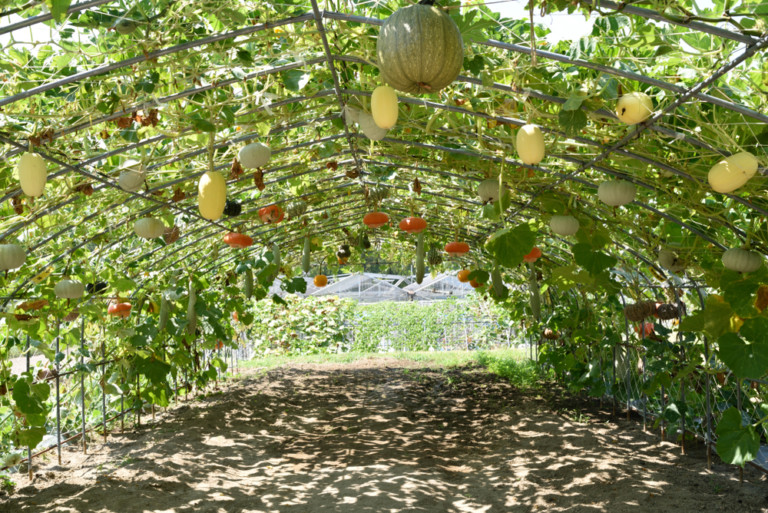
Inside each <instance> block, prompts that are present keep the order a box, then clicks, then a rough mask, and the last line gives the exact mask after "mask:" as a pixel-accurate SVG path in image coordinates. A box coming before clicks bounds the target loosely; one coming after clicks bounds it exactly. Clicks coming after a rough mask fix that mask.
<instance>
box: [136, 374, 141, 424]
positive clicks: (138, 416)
mask: <svg viewBox="0 0 768 513" xmlns="http://www.w3.org/2000/svg"><path fill="white" fill-rule="evenodd" d="M136 403H137V405H136V428H137V429H138V428H140V427H141V383H140V382H139V375H138V374H137V375H136Z"/></svg>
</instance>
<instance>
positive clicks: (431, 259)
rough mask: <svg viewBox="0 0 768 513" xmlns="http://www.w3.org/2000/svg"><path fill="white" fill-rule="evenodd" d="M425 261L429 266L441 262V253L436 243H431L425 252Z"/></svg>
mask: <svg viewBox="0 0 768 513" xmlns="http://www.w3.org/2000/svg"><path fill="white" fill-rule="evenodd" d="M427 263H428V264H429V265H430V266H431V267H435V266H438V265H440V264H442V263H443V255H442V254H441V253H440V250H439V249H438V247H437V246H436V245H432V247H430V248H429V251H428V252H427Z"/></svg>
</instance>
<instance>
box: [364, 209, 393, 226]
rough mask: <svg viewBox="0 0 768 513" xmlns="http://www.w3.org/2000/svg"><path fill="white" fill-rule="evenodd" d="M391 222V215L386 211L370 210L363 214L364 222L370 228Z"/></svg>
mask: <svg viewBox="0 0 768 513" xmlns="http://www.w3.org/2000/svg"><path fill="white" fill-rule="evenodd" d="M388 222H389V216H388V215H387V214H385V213H384V212H369V213H367V214H365V216H363V223H365V225H366V226H368V227H369V228H381V227H382V226H384V225H385V224H387V223H388Z"/></svg>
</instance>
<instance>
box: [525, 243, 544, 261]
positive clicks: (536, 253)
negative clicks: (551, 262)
mask: <svg viewBox="0 0 768 513" xmlns="http://www.w3.org/2000/svg"><path fill="white" fill-rule="evenodd" d="M539 258H541V250H540V249H539V248H537V247H535V246H534V248H533V249H532V250H531V252H530V253H528V254H527V255H525V256H524V257H523V261H524V262H529V263H532V262H535V261H536V260H538V259H539Z"/></svg>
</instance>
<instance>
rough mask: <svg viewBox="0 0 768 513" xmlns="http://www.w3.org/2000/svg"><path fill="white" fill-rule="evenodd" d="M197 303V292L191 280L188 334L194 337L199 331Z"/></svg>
mask: <svg viewBox="0 0 768 513" xmlns="http://www.w3.org/2000/svg"><path fill="white" fill-rule="evenodd" d="M195 303H197V292H196V291H195V283H194V282H193V281H192V280H189V298H188V301H187V333H189V334H190V335H194V334H195V331H196V330H197V310H195Z"/></svg>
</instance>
